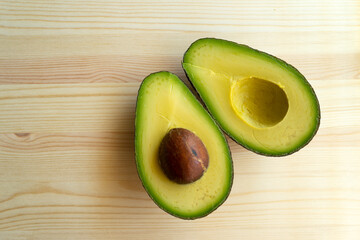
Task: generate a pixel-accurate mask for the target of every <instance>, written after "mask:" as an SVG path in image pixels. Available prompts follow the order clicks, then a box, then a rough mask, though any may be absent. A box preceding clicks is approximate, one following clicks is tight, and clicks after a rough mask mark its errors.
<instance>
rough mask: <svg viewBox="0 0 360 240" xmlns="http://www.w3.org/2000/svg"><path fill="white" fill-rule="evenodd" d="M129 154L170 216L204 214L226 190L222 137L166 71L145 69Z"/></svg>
mask: <svg viewBox="0 0 360 240" xmlns="http://www.w3.org/2000/svg"><path fill="white" fill-rule="evenodd" d="M135 158H136V166H137V171H138V175H139V177H140V179H141V181H142V184H143V186H144V188H145V190H146V191H147V193H148V194H149V196H150V197H151V198H152V199H153V201H154V202H155V203H156V204H157V205H158V206H159V207H160V208H161V209H163V210H164V211H166V212H168V213H170V214H172V215H174V216H176V217H179V218H183V219H195V218H200V217H204V216H206V215H208V214H209V213H211V212H212V211H214V210H215V209H216V208H218V207H219V206H220V205H221V204H222V203H223V202H224V201H225V200H226V198H227V196H228V195H229V193H230V189H231V186H232V180H233V165H232V159H231V154H230V150H229V147H228V144H227V141H226V138H225V136H224V135H223V133H222V131H221V130H220V128H219V127H218V126H217V125H216V123H215V121H214V120H213V119H212V118H211V116H210V114H209V113H208V112H207V111H206V110H205V109H204V107H203V106H202V105H201V104H200V103H199V101H198V100H197V99H196V98H195V96H194V95H193V94H192V93H191V92H190V90H189V89H188V88H187V87H186V85H185V84H184V83H183V82H182V81H181V80H180V79H179V78H178V77H177V76H176V75H174V74H172V73H169V72H157V73H153V74H150V75H149V76H147V77H146V78H145V79H144V80H143V82H142V84H141V86H140V89H139V91H138V96H137V103H136V117H135ZM197 163H198V165H196V164H197ZM174 164H175V165H174ZM176 164H177V165H176ZM179 171H180V172H179Z"/></svg>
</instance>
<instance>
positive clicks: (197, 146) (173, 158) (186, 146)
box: [159, 128, 209, 184]
mask: <svg viewBox="0 0 360 240" xmlns="http://www.w3.org/2000/svg"><path fill="white" fill-rule="evenodd" d="M159 163H160V166H161V168H162V170H163V172H164V173H165V175H166V176H167V177H168V178H169V179H170V180H172V181H174V182H176V183H179V184H188V183H192V182H195V181H196V180H198V179H200V178H201V177H202V176H203V174H204V172H205V171H206V169H207V168H208V166H209V155H208V152H207V149H206V147H205V145H204V143H203V142H202V141H201V139H200V138H199V137H198V136H196V135H195V134H194V133H193V132H191V131H189V130H187V129H184V128H173V129H171V130H170V131H169V132H168V133H167V134H166V135H165V137H164V138H163V140H162V142H161V144H160V148H159Z"/></svg>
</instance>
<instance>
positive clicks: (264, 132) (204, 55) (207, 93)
mask: <svg viewBox="0 0 360 240" xmlns="http://www.w3.org/2000/svg"><path fill="white" fill-rule="evenodd" d="M197 51H198V52H197V53H193V55H194V57H193V59H192V61H191V62H192V64H189V63H184V64H183V66H184V68H185V70H186V71H187V72H191V74H192V77H193V78H194V79H196V82H194V81H193V84H194V85H195V87H196V88H197V90H198V92H199V93H200V95H201V96H202V98H203V99H204V101H205V102H206V104H207V105H208V107H209V109H210V111H211V112H212V114H213V115H214V116H215V118H216V119H218V121H220V122H221V123H222V124H223V125H225V126H226V128H228V129H230V130H231V132H232V133H236V134H237V136H236V137H237V138H240V139H243V140H244V142H245V143H246V144H247V145H250V146H251V147H255V148H258V149H265V150H267V149H268V150H271V151H279V152H281V151H286V150H287V149H291V148H293V146H294V145H297V144H298V143H300V142H301V141H303V139H304V137H306V136H307V135H308V134H309V132H308V131H311V130H312V129H313V127H312V126H313V125H314V117H313V116H316V112H315V111H316V109H315V108H314V103H313V101H312V97H311V96H309V93H308V92H309V90H308V89H307V88H306V87H305V86H304V84H302V83H300V82H299V81H297V80H295V79H294V76H293V75H292V73H291V72H287V71H286V70H284V69H282V68H281V67H278V66H274V65H273V63H271V62H268V61H265V60H263V59H261V58H255V57H252V56H251V55H248V56H246V55H244V54H236V52H235V53H234V51H231V49H227V48H225V47H224V48H216V47H212V46H208V45H205V46H203V47H201V48H200V49H198V50H197ZM226 51H228V52H226ZM219 56H226V58H220V57H219ZM210 69H211V70H210ZM249 78H256V79H261V80H265V81H269V82H271V83H273V84H275V85H276V86H277V87H278V89H281V91H283V92H284V93H285V95H286V103H281V104H283V105H284V104H288V106H282V108H283V110H282V112H281V113H279V114H280V115H281V114H282V115H284V114H285V115H284V116H280V117H278V118H277V120H276V121H275V122H273V123H270V124H257V123H256V122H258V121H257V120H256V118H253V119H246V118H249V116H250V117H251V115H248V116H244V113H243V112H241V110H240V109H242V107H243V106H239V103H238V102H234V101H239V99H240V97H236V96H235V97H234V93H233V92H232V91H234V88H235V89H236V88H237V87H238V86H239V85H241V84H242V83H244V82H246V80H247V79H249ZM250 87H254V86H250ZM248 91H249V93H250V92H256V91H254V89H248ZM244 93H245V94H246V92H242V94H244ZM264 97H265V98H266V97H267V96H264V95H262V94H257V96H252V101H254V102H256V100H261V98H264ZM279 101H280V100H279ZM257 102H259V101H257ZM260 102H261V101H260ZM283 102H284V101H283ZM285 110H287V111H285ZM284 111H285V112H284ZM255 116H256V115H255ZM253 117H254V116H253ZM219 119H220V120H219ZM264 120H266V119H264ZM264 122H266V121H264Z"/></svg>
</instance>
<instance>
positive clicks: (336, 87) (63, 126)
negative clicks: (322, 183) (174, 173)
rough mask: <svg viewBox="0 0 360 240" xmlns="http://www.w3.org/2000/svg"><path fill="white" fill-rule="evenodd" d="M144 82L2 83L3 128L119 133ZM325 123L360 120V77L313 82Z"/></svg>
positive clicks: (347, 123) (131, 114)
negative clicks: (357, 78) (140, 85)
mask: <svg viewBox="0 0 360 240" xmlns="http://www.w3.org/2000/svg"><path fill="white" fill-rule="evenodd" d="M139 84H140V83H84V84H18V85H1V89H0V110H1V111H0V123H1V124H0V133H1V132H3V133H33V132H35V133H36V132H86V131H91V132H101V131H106V132H121V131H123V130H129V129H131V128H133V127H134V118H135V104H136V95H137V90H138V88H139ZM312 84H313V86H314V88H315V90H316V92H317V94H318V97H319V101H320V104H321V109H322V115H323V118H322V124H321V127H322V128H323V127H334V126H339V124H341V126H354V127H356V129H358V125H357V121H358V120H359V119H360V83H359V81H358V80H346V81H344V80H329V81H326V82H325V81H313V82H312Z"/></svg>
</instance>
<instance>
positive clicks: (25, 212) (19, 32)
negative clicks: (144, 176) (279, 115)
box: [0, 0, 360, 240]
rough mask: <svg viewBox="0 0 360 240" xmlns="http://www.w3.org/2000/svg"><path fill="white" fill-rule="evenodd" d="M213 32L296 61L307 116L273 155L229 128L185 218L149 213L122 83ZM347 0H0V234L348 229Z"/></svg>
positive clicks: (357, 212) (359, 108) (354, 235)
mask: <svg viewBox="0 0 360 240" xmlns="http://www.w3.org/2000/svg"><path fill="white" fill-rule="evenodd" d="M200 37H218V38H225V39H229V40H233V41H236V42H239V43H244V44H247V45H250V46H252V47H254V48H258V49H261V50H263V51H265V52H269V53H271V54H273V55H276V56H278V57H280V58H282V59H284V60H286V61H288V62H289V63H291V64H292V65H294V66H295V67H297V68H298V69H299V70H300V71H301V72H302V73H303V74H304V75H305V76H306V77H307V78H308V80H309V81H310V83H311V84H312V85H313V87H314V89H315V91H316V93H317V95H318V97H319V101H320V105H321V110H322V120H321V127H320V129H319V132H318V134H317V135H316V136H315V138H314V139H313V141H312V142H311V143H310V144H309V145H308V146H306V147H305V148H303V149H302V150H301V151H299V152H297V153H295V154H293V155H290V156H287V157H281V158H269V157H264V156H259V155H257V154H255V153H252V152H249V151H247V150H245V149H244V148H242V147H241V146H239V145H237V144H236V143H234V142H233V141H232V140H230V139H228V141H229V145H230V148H231V151H232V156H233V160H234V169H235V176H234V184H233V189H232V192H231V194H230V196H229V198H228V199H227V201H226V202H225V203H224V204H223V205H222V206H221V207H220V208H219V209H218V210H216V211H215V212H214V213H212V214H211V215H209V216H207V217H206V218H203V219H199V220H196V221H184V220H179V219H176V218H174V217H172V216H169V215H168V214H166V213H164V212H163V211H162V210H160V209H159V208H158V207H157V206H156V205H155V204H154V203H153V202H152V201H151V199H150V198H149V197H148V195H147V194H146V192H145V190H144V189H143V187H142V185H141V182H140V180H139V179H138V176H137V173H136V168H135V160H134V118H135V115H134V114H135V104H136V94H137V90H138V88H139V85H140V82H141V80H142V79H143V78H144V77H145V76H146V75H148V74H149V73H151V72H155V71H159V70H169V71H172V72H174V73H176V74H178V75H179V76H180V77H181V78H182V79H183V80H184V81H186V80H185V75H184V73H183V70H182V69H181V59H182V55H183V53H184V52H185V50H186V48H187V47H188V46H189V44H190V43H191V42H193V41H194V40H196V39H197V38H200ZM359 122H360V4H359V1H355V0H346V1H340V0H336V1H329V2H326V3H325V2H321V1H310V0H305V1H276V0H271V1H260V0H256V1H209V0H201V1H189V0H186V1H178V0H177V1H144V0H142V1H115V0H101V1H99V0H96V1H95V0H93V1H82V0H81V1H69V0H57V1H51V2H49V1H45V0H32V1H10V0H0V239H11V240H12V239H248V240H252V239H326V240H328V239H342V240H343V239H346V240H348V239H354V240H358V239H360V125H359Z"/></svg>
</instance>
